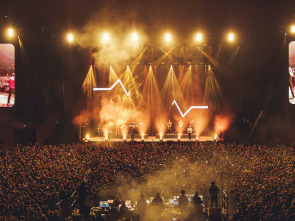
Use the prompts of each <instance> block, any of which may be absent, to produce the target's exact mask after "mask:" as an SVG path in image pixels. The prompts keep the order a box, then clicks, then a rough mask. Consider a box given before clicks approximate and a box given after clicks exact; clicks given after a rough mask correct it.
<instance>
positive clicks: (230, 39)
mask: <svg viewBox="0 0 295 221" xmlns="http://www.w3.org/2000/svg"><path fill="white" fill-rule="evenodd" d="M234 40H235V36H234V34H233V33H229V34H228V41H230V42H233V41H234Z"/></svg>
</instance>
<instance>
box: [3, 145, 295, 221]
mask: <svg viewBox="0 0 295 221" xmlns="http://www.w3.org/2000/svg"><path fill="white" fill-rule="evenodd" d="M0 170H1V173H0V220H70V219H71V218H70V217H71V215H72V209H73V208H72V207H70V206H69V204H68V203H65V202H67V200H68V199H70V198H71V196H73V195H75V193H77V194H76V195H79V193H80V196H81V195H83V194H81V191H82V193H85V194H86V193H87V197H88V198H89V199H91V200H88V199H86V198H83V197H82V198H81V197H80V199H79V196H78V199H77V202H78V203H79V201H80V203H81V201H83V203H84V204H85V203H88V204H89V202H87V201H91V202H92V203H95V202H97V201H99V200H100V199H101V198H106V197H107V198H109V199H112V198H113V199H120V200H124V199H125V200H127V199H130V200H132V201H136V200H137V199H138V198H139V196H140V195H142V197H147V196H155V195H156V194H155V193H157V192H159V194H160V193H161V196H163V197H164V198H165V199H168V198H169V197H170V196H175V195H179V193H180V190H184V189H185V190H186V192H191V193H195V192H196V191H198V192H199V193H200V195H203V196H204V197H205V196H206V195H207V196H209V191H208V190H209V187H210V183H211V181H212V180H215V181H216V182H218V184H219V185H218V186H219V195H220V194H222V193H223V192H226V193H227V194H228V195H229V196H230V197H231V198H232V199H233V202H236V204H237V208H236V211H235V213H233V214H232V215H231V216H224V217H223V219H224V220H287V221H289V220H295V185H294V177H295V172H294V171H295V149H294V148H293V147H286V146H278V147H268V146H255V145H252V146H247V145H236V144H222V143H174V144H170V145H168V144H166V143H135V144H132V143H120V144H71V145H56V146H51V145H38V144H36V145H32V146H18V147H8V146H1V147H0ZM83 185H84V186H83ZM81 186H82V187H81ZM81 188H82V189H81ZM83 191H84V192H83ZM182 193H183V192H182ZM217 194H218V193H217ZM182 195H184V194H182ZM204 199H205V198H204ZM138 202H139V201H138ZM215 203H216V201H215V199H214V204H215ZM70 204H71V203H70ZM181 209H182V210H183V208H181ZM186 219H187V220H194V217H192V216H188V218H186ZM162 220H165V218H163V217H162Z"/></svg>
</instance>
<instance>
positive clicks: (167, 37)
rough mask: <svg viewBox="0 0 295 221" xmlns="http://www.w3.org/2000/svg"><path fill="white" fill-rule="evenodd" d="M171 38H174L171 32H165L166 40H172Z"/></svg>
mask: <svg viewBox="0 0 295 221" xmlns="http://www.w3.org/2000/svg"><path fill="white" fill-rule="evenodd" d="M171 40H172V36H171V34H170V33H166V34H165V41H166V42H171Z"/></svg>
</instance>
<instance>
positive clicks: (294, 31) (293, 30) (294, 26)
mask: <svg viewBox="0 0 295 221" xmlns="http://www.w3.org/2000/svg"><path fill="white" fill-rule="evenodd" d="M291 33H293V34H294V33H295V25H292V26H291Z"/></svg>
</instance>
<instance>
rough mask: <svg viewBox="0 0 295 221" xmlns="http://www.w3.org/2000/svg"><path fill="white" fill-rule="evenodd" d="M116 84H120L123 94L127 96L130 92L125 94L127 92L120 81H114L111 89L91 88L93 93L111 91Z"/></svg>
mask: <svg viewBox="0 0 295 221" xmlns="http://www.w3.org/2000/svg"><path fill="white" fill-rule="evenodd" d="M118 83H120V84H121V86H122V88H123V90H124V92H125V94H126V95H127V96H129V94H130V91H129V92H127V90H126V89H125V87H124V85H123V83H122V81H121V80H120V79H119V80H117V81H116V82H115V83H114V84H113V85H112V86H111V87H107V88H93V90H94V91H111V90H113V88H114V87H115V86H116V85H117V84H118Z"/></svg>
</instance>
